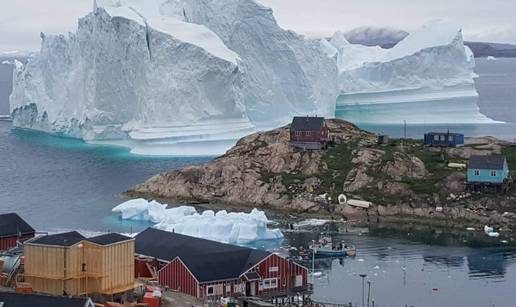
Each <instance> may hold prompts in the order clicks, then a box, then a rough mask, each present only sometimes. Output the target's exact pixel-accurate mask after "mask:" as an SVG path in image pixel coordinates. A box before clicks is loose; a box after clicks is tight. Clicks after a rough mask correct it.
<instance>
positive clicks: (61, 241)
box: [28, 231, 86, 246]
mask: <svg viewBox="0 0 516 307" xmlns="http://www.w3.org/2000/svg"><path fill="white" fill-rule="evenodd" d="M84 239H86V238H85V237H84V236H83V235H81V234H80V233H78V232H77V231H71V232H64V233H58V234H55V235H48V236H43V237H39V238H36V239H34V240H31V241H30V242H28V243H34V244H43V245H57V246H72V245H74V244H75V243H77V242H79V241H82V240H84Z"/></svg>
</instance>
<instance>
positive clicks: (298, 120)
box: [290, 116, 324, 131]
mask: <svg viewBox="0 0 516 307" xmlns="http://www.w3.org/2000/svg"><path fill="white" fill-rule="evenodd" d="M323 126H324V117H309V116H306V117H298V116H296V117H294V119H293V120H292V124H291V125H290V130H293V131H321V129H322V127H323Z"/></svg>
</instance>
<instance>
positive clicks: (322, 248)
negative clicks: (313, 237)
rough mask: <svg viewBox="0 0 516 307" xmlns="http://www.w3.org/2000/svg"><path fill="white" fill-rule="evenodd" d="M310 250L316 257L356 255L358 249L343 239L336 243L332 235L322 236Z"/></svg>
mask: <svg viewBox="0 0 516 307" xmlns="http://www.w3.org/2000/svg"><path fill="white" fill-rule="evenodd" d="M310 250H311V251H312V253H313V256H314V257H316V258H323V257H346V256H349V257H354V256H355V255H356V254H357V250H356V248H355V247H354V246H352V245H348V244H346V243H344V242H343V241H341V242H338V243H334V242H333V241H332V238H331V237H322V238H321V239H319V242H314V243H313V244H312V245H310Z"/></svg>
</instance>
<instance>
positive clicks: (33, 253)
mask: <svg viewBox="0 0 516 307" xmlns="http://www.w3.org/2000/svg"><path fill="white" fill-rule="evenodd" d="M25 276H26V279H27V281H28V282H31V283H32V284H33V287H34V290H35V291H38V292H43V293H49V294H54V295H62V294H63V293H65V292H66V293H67V294H68V295H80V294H85V293H109V294H111V293H117V292H120V291H126V290H129V289H132V288H133V287H134V240H130V241H125V242H119V243H115V244H111V245H106V246H102V245H97V244H94V243H91V242H88V241H81V242H79V243H77V244H75V245H73V246H70V247H59V246H45V245H36V244H30V243H28V244H27V245H26V246H25Z"/></svg>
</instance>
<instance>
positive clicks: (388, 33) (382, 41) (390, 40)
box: [344, 26, 409, 48]
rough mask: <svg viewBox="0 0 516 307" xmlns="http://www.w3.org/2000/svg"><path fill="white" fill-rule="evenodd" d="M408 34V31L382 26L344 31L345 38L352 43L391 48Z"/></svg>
mask: <svg viewBox="0 0 516 307" xmlns="http://www.w3.org/2000/svg"><path fill="white" fill-rule="evenodd" d="M407 35H409V33H408V32H406V31H403V30H399V29H394V28H382V27H371V26H370V27H359V28H355V29H353V30H351V31H348V32H346V33H344V37H345V38H346V40H347V41H348V42H350V43H352V44H360V45H365V46H380V47H382V48H392V47H394V45H396V44H397V43H398V42H399V41H401V40H402V39H404V38H405V37H407Z"/></svg>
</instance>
